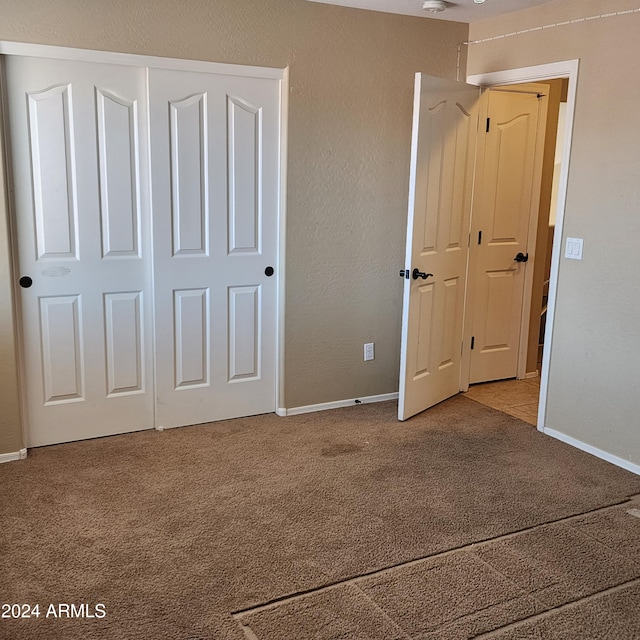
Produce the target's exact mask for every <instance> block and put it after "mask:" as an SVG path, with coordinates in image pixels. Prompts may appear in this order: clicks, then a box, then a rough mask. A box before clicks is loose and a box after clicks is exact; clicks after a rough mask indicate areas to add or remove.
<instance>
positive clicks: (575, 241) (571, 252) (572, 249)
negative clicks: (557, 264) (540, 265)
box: [564, 238, 584, 260]
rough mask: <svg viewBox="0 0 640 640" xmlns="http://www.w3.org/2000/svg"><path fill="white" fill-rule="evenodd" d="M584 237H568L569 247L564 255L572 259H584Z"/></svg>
mask: <svg viewBox="0 0 640 640" xmlns="http://www.w3.org/2000/svg"><path fill="white" fill-rule="evenodd" d="M583 242H584V240H583V239H582V238H567V248H566V249H565V252H564V257H565V258H569V259H571V260H582V244H583Z"/></svg>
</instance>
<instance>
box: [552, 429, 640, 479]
mask: <svg viewBox="0 0 640 640" xmlns="http://www.w3.org/2000/svg"><path fill="white" fill-rule="evenodd" d="M542 433H544V434H545V435H548V436H551V437H552V438H555V439H556V440H561V441H562V442H565V443H566V444H570V445H571V446H572V447H576V448H577V449H580V450H581V451H586V452H587V453H590V454H591V455H592V456H595V457H596V458H600V459H601V460H606V461H607V462H610V463H611V464H615V465H616V466H617V467H622V468H623V469H626V470H627V471H631V473H635V474H637V475H639V476H640V464H636V463H635V462H631V461H630V460H625V459H624V458H619V457H618V456H614V455H613V454H612V453H607V452H606V451H603V450H602V449H598V448H597V447H593V446H591V445H590V444H587V443H586V442H582V441H581V440H576V439H575V438H572V437H571V436H568V435H566V434H565V433H561V432H560V431H556V430H555V429H542Z"/></svg>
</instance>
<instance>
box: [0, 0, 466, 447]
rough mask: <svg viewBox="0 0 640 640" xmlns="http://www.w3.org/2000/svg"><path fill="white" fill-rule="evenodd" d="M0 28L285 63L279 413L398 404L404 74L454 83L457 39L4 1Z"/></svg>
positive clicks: (300, 0) (406, 104) (295, 15)
mask: <svg viewBox="0 0 640 640" xmlns="http://www.w3.org/2000/svg"><path fill="white" fill-rule="evenodd" d="M0 17H1V19H0V39H3V40H16V41H23V42H36V43H41V44H52V45H61V46H72V47H78V48H87V49H103V50H112V51H122V52H128V53H140V54H148V55H158V56H169V57H178V58H193V59H201V60H210V61H216V62H229V63H237V64H251V65H260V66H273V67H285V66H287V65H289V66H290V83H291V84H290V86H291V94H290V116H289V172H288V211H287V214H288V230H287V309H286V402H285V404H286V406H287V407H295V406H300V405H306V404H314V403H320V402H327V401H332V400H339V399H344V398H351V397H357V396H366V395H372V394H380V393H389V392H393V391H396V390H397V388H398V365H399V342H400V315H401V293H402V281H401V280H400V278H399V277H398V275H397V272H398V269H399V268H401V267H402V262H403V256H404V239H405V228H406V209H407V189H408V182H409V151H410V134H411V108H412V94H413V74H414V73H415V72H416V71H425V72H428V73H431V74H434V75H440V76H444V77H449V78H455V76H456V48H457V44H458V42H461V41H463V40H466V38H467V35H468V28H467V26H466V25H462V24H457V23H449V22H443V21H439V20H428V19H422V18H410V17H406V16H394V15H390V14H383V13H374V12H365V11H358V10H354V9H345V8H341V7H333V6H330V5H323V4H317V3H312V2H306V1H305V0H266V1H265V0H181V1H180V2H175V1H174V0H146V1H142V0H109V1H108V2H88V1H87V0H0ZM463 65H464V60H463ZM0 253H1V255H0V262H2V263H6V252H5V250H4V247H3V248H1V249H0ZM0 278H2V281H1V285H2V287H3V289H2V291H3V293H2V295H5V294H6V292H8V283H7V280H6V270H3V271H2V272H1V273H0ZM5 290H6V291H5ZM0 322H1V323H2V326H1V327H0V328H2V329H3V330H5V329H6V327H8V326H9V324H8V323H9V319H8V318H7V317H5V315H3V316H2V317H1V319H0ZM3 335H4V334H3ZM370 341H374V342H375V343H376V359H375V361H373V362H369V363H364V362H363V361H362V345H363V344H364V343H365V342H370ZM11 360H12V359H11V358H8V359H7V360H5V359H4V358H3V361H2V364H1V365H0V368H2V372H1V377H0V380H2V381H4V380H5V379H8V380H9V382H11V380H13V379H14V378H15V374H14V365H13V362H12V361H11ZM3 393H4V392H3ZM2 399H3V400H4V396H3V397H2ZM3 404H4V403H3ZM11 404H12V406H13V405H14V404H15V402H13V403H11ZM3 409H4V407H3ZM2 429H4V430H5V431H6V430H7V429H9V430H11V428H9V427H7V426H6V425H4V423H3V424H2V426H0V431H2ZM13 431H15V430H13ZM1 437H2V436H0V438H1ZM12 437H13V436H12ZM11 442H12V443H13V440H12V441H11ZM3 446H4V445H2V440H1V439H0V452H1V451H2V447H3ZM11 446H14V444H11Z"/></svg>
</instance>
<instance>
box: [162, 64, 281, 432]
mask: <svg viewBox="0 0 640 640" xmlns="http://www.w3.org/2000/svg"><path fill="white" fill-rule="evenodd" d="M149 95H150V132H151V135H150V139H151V162H152V171H151V174H152V200H153V211H154V214H153V227H154V282H155V334H156V352H155V357H156V385H157V388H156V395H157V417H156V422H157V426H158V427H161V428H167V427H175V426H181V425H186V424H197V423H202V422H209V421H212V420H220V419H225V418H233V417H237V416H246V415H252V414H258V413H267V412H272V411H274V410H275V408H276V388H275V385H276V343H277V278H276V277H275V276H273V275H271V276H269V275H267V274H266V273H265V270H266V269H267V268H269V267H271V268H272V269H277V268H278V264H277V247H278V197H279V191H278V190H279V185H280V157H279V153H280V149H279V142H280V84H279V82H278V81H276V80H271V79H256V78H250V79H249V78H241V77H233V76H223V75H210V74H202V73H197V72H177V71H173V70H167V69H150V70H149Z"/></svg>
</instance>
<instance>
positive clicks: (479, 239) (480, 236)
mask: <svg viewBox="0 0 640 640" xmlns="http://www.w3.org/2000/svg"><path fill="white" fill-rule="evenodd" d="M478 244H482V231H478Z"/></svg>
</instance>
